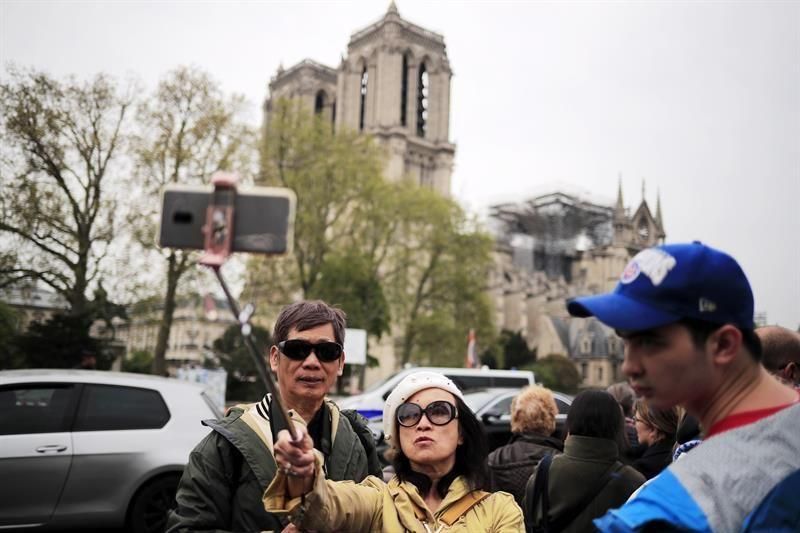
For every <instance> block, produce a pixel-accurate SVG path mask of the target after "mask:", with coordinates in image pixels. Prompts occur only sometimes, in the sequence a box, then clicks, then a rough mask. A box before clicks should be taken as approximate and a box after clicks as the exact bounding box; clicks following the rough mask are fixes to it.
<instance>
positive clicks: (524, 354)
mask: <svg viewBox="0 0 800 533" xmlns="http://www.w3.org/2000/svg"><path fill="white" fill-rule="evenodd" d="M500 336H501V339H502V341H503V360H504V361H505V364H504V367H505V368H509V369H510V368H522V367H524V366H528V365H530V364H531V363H533V362H534V361H535V360H536V353H535V352H534V351H533V350H531V349H530V348H528V342H527V341H526V340H525V337H523V336H522V334H521V333H520V332H519V331H508V330H503V331H502V332H501V335H500Z"/></svg>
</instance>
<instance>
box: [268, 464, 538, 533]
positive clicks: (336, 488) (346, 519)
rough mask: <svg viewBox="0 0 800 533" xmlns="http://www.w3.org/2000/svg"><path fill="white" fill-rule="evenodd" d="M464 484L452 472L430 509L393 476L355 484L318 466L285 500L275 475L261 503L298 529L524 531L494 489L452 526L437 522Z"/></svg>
mask: <svg viewBox="0 0 800 533" xmlns="http://www.w3.org/2000/svg"><path fill="white" fill-rule="evenodd" d="M279 472H280V471H279ZM467 492H468V489H467V484H466V482H465V480H464V478H462V477H460V476H459V477H457V478H456V479H455V480H454V481H453V483H452V484H451V485H450V488H449V489H448V491H447V494H446V495H445V497H444V499H443V500H442V504H441V505H440V506H439V508H438V509H437V510H436V512H435V513H431V511H430V509H428V507H427V506H426V505H425V501H424V500H423V499H422V497H421V496H420V494H419V491H418V490H417V487H415V486H414V485H413V484H411V483H408V482H403V483H401V482H400V481H399V480H398V479H397V477H396V476H395V477H394V478H392V480H391V481H389V483H384V482H383V481H382V480H380V479H378V478H377V477H375V476H370V477H368V478H366V479H365V480H364V481H362V482H361V483H359V484H356V483H353V482H352V481H341V482H336V481H330V480H327V479H325V477H324V475H322V471H321V469H320V468H319V462H318V467H317V475H316V477H315V481H314V487H313V489H312V491H311V492H309V493H308V494H306V495H305V496H304V497H303V498H294V499H291V500H289V501H287V498H286V477H285V476H284V475H283V473H279V474H278V475H277V476H275V479H274V480H273V481H272V483H271V484H270V486H269V487H267V491H266V492H265V493H264V507H265V508H266V510H267V511H269V512H270V513H275V514H277V515H281V514H283V515H286V514H289V516H290V517H291V519H292V521H293V522H295V523H296V524H298V525H299V526H301V527H302V528H303V529H308V530H314V531H320V532H323V531H346V532H362V531H363V532H386V533H400V532H413V533H436V532H439V533H444V532H481V533H483V532H487V533H489V532H492V533H512V532H513V533H518V532H524V531H525V526H524V522H523V519H522V510H520V508H519V506H518V505H517V503H516V502H515V501H514V497H513V496H511V495H510V494H508V493H506V492H495V493H493V494H491V495H489V496H488V497H487V498H486V499H484V500H482V501H481V502H479V503H478V504H476V505H474V506H473V507H472V508H470V509H469V511H467V512H466V513H465V514H464V515H462V516H461V518H459V519H458V521H456V522H455V523H454V524H453V525H452V526H450V527H448V526H447V524H445V523H444V522H442V521H440V518H441V517H442V515H443V514H444V513H445V512H447V509H448V508H449V507H450V506H451V505H453V504H454V503H455V502H457V501H458V500H459V499H460V498H461V497H462V496H464V495H465V494H467Z"/></svg>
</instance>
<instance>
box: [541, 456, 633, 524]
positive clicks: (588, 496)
mask: <svg viewBox="0 0 800 533" xmlns="http://www.w3.org/2000/svg"><path fill="white" fill-rule="evenodd" d="M623 466H625V465H623V464H622V463H621V462H619V461H616V462H614V463H613V464H612V465H611V466H610V467H608V470H606V471H605V473H604V474H603V476H602V477H601V478H599V480H598V481H597V482H596V483H595V484H594V486H592V487H591V489H590V490H588V491H587V492H586V493H585V495H584V497H583V498H582V499H581V501H579V502H578V503H577V504H575V505H573V506H572V508H570V509H567V510H566V511H565V512H563V513H561V516H559V517H558V518H557V519H556V520H553V522H552V523H550V527H551V528H552V530H553V531H562V530H563V529H565V528H566V527H567V526H568V525H570V524H571V523H572V522H573V521H574V520H575V517H577V516H578V515H580V514H581V512H583V510H584V509H585V508H586V507H587V506H588V505H589V504H590V503H592V502H593V501H594V499H595V498H597V496H598V495H599V494H600V491H601V490H603V489H604V488H605V486H606V485H608V484H609V482H610V481H611V476H612V475H613V474H614V473H615V472H617V471H618V470H620V469H621V468H622V467H623Z"/></svg>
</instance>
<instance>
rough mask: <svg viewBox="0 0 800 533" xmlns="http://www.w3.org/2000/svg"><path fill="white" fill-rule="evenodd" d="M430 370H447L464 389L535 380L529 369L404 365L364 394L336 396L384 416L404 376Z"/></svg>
mask: <svg viewBox="0 0 800 533" xmlns="http://www.w3.org/2000/svg"><path fill="white" fill-rule="evenodd" d="M421 370H428V371H432V372H439V373H440V374H444V375H445V376H447V377H448V378H450V379H451V380H453V383H455V384H456V386H457V387H458V388H459V389H461V390H462V391H464V392H466V391H468V390H471V389H485V388H489V387H508V388H517V389H521V388H522V387H527V386H528V385H533V384H534V377H533V372H531V371H530V370H493V369H488V368H485V369H484V368H441V367H428V366H418V367H413V368H405V369H403V370H400V371H399V372H396V373H395V374H392V375H391V376H389V377H388V378H386V379H384V380H382V381H379V382H378V383H376V384H375V385H373V386H371V387H370V388H368V389H367V390H366V391H364V392H363V393H362V394H356V395H355V396H350V397H349V398H343V399H341V400H337V402H336V403H337V404H338V405H339V407H340V408H342V409H355V410H357V411H358V412H359V413H361V414H362V415H364V416H365V417H366V418H374V417H376V416H383V405H384V403H385V402H386V398H387V397H388V396H389V393H391V392H392V391H393V390H394V388H395V386H396V385H397V384H398V383H399V382H400V380H401V379H403V378H404V377H406V376H407V375H409V374H412V373H414V372H419V371H421Z"/></svg>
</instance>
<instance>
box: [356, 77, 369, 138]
mask: <svg viewBox="0 0 800 533" xmlns="http://www.w3.org/2000/svg"><path fill="white" fill-rule="evenodd" d="M368 82H369V72H367V67H364V70H363V71H361V113H360V115H359V117H358V129H359V130H362V131H363V130H364V117H365V116H366V114H367V83H368Z"/></svg>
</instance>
